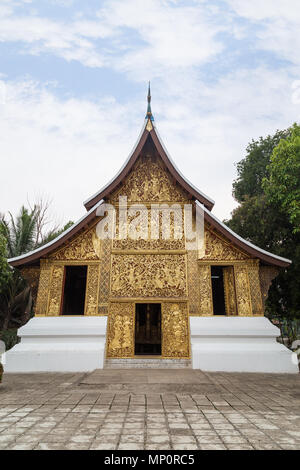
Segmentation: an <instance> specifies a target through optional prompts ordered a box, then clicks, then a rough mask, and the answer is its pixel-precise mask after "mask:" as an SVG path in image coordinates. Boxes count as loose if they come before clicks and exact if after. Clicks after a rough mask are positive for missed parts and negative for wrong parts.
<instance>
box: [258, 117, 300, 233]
mask: <svg viewBox="0 0 300 470" xmlns="http://www.w3.org/2000/svg"><path fill="white" fill-rule="evenodd" d="M262 188H263V189H264V191H265V193H266V195H267V197H268V199H269V200H270V201H271V203H272V204H274V205H277V206H278V207H279V208H280V210H282V212H285V213H286V214H287V216H288V217H289V220H290V222H291V224H292V225H293V230H294V231H295V232H299V231H300V126H298V125H297V124H294V126H293V127H292V131H291V135H289V136H288V137H287V138H285V139H282V140H281V141H280V142H279V144H278V145H277V146H276V147H275V148H274V150H273V153H272V156H271V162H270V164H269V165H268V166H267V175H266V177H265V178H264V179H263V184H262Z"/></svg>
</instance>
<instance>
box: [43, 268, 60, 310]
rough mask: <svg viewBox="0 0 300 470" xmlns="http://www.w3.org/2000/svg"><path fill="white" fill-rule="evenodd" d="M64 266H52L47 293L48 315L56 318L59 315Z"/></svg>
mask: <svg viewBox="0 0 300 470" xmlns="http://www.w3.org/2000/svg"><path fill="white" fill-rule="evenodd" d="M63 279H64V266H62V265H54V266H52V273H51V284H50V292H49V304H48V312H47V314H48V315H51V316H57V315H59V314H60V307H61V298H62V290H63Z"/></svg>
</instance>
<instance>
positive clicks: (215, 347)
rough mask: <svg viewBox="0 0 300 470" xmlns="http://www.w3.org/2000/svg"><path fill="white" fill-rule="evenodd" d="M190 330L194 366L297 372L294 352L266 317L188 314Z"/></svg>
mask: <svg viewBox="0 0 300 470" xmlns="http://www.w3.org/2000/svg"><path fill="white" fill-rule="evenodd" d="M190 331H191V345H192V366H193V369H202V370H205V371H215V372H218V371H224V372H268V373H291V374H292V373H294V374H297V373H299V368H298V365H297V357H296V354H295V353H292V352H291V351H290V350H289V349H288V348H286V347H285V346H283V345H282V344H280V343H278V342H277V341H276V338H277V337H278V336H279V335H280V331H279V328H277V327H276V326H274V325H273V324H272V323H271V322H270V321H269V320H268V319H267V318H265V317H191V318H190Z"/></svg>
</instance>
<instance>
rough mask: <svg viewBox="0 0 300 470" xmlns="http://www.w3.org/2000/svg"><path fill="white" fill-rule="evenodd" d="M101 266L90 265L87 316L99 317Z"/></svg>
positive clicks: (86, 298) (86, 296) (86, 299)
mask: <svg viewBox="0 0 300 470" xmlns="http://www.w3.org/2000/svg"><path fill="white" fill-rule="evenodd" d="M99 274H100V264H90V265H88V270H87V280H86V294H85V311H84V314H85V315H90V316H91V315H98V296H99Z"/></svg>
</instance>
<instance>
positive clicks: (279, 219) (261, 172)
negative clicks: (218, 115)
mask: <svg viewBox="0 0 300 470" xmlns="http://www.w3.org/2000/svg"><path fill="white" fill-rule="evenodd" d="M293 132H294V131H293V128H289V129H287V130H284V131H277V132H276V133H275V134H274V136H267V137H266V138H263V137H261V138H260V139H259V140H257V141H252V142H251V144H249V146H248V147H247V154H246V156H245V158H244V159H243V160H242V161H241V162H240V163H238V165H237V171H238V177H237V179H236V181H235V182H234V183H233V195H234V197H235V199H236V200H237V201H238V202H239V203H240V205H239V206H238V207H237V208H236V209H235V210H234V211H233V212H232V217H231V219H230V220H227V221H225V223H226V224H227V225H228V226H229V227H230V228H231V229H232V230H234V231H235V232H237V233H238V234H239V235H241V236H242V237H243V238H246V239H247V240H249V241H251V242H252V243H254V244H255V245H257V246H259V247H261V248H263V249H265V250H268V251H271V252H273V253H275V254H277V255H279V256H283V257H285V258H289V259H291V260H292V265H291V266H290V267H289V268H287V269H282V270H281V271H280V274H279V275H278V276H277V278H276V279H275V280H274V281H273V283H272V286H271V288H270V290H269V297H268V301H267V303H266V310H267V313H270V314H273V315H279V316H282V317H300V288H299V279H300V233H299V232H298V233H295V230H294V228H295V226H294V225H293V220H292V218H291V217H290V214H289V213H288V212H287V210H286V209H285V206H284V204H279V203H278V199H277V196H275V195H276V192H277V183H275V182H274V179H271V178H270V175H271V172H272V161H273V158H274V154H275V153H276V152H278V150H277V149H278V148H280V147H281V142H282V141H284V140H286V139H287V140H288V139H290V138H292V134H293ZM283 166H284V167H285V171H286V172H287V173H288V172H289V161H286V162H285V165H283ZM266 181H268V182H269V183H268V184H269V186H268V190H266V185H267V183H266ZM298 183H299V176H298ZM295 194H296V191H295V192H294V195H295Z"/></svg>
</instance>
